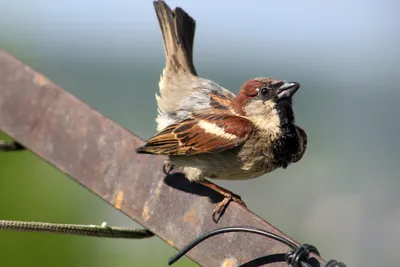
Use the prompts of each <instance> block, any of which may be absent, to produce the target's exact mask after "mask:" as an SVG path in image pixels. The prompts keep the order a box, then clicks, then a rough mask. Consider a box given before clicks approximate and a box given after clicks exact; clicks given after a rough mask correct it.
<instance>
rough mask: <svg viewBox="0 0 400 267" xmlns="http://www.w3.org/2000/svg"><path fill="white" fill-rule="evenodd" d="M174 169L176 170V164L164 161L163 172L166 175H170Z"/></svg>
mask: <svg viewBox="0 0 400 267" xmlns="http://www.w3.org/2000/svg"><path fill="white" fill-rule="evenodd" d="M173 169H174V164H172V163H171V161H169V160H166V161H164V165H163V172H164V173H165V175H169V174H170V172H172V170H173Z"/></svg>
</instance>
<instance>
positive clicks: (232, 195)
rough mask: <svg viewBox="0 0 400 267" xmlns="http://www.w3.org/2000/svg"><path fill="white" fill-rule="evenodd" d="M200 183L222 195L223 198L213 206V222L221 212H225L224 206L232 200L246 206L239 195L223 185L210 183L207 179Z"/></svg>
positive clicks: (216, 220) (219, 216)
mask: <svg viewBox="0 0 400 267" xmlns="http://www.w3.org/2000/svg"><path fill="white" fill-rule="evenodd" d="M201 184H202V185H204V186H206V187H208V188H210V189H212V190H215V191H217V192H218V193H220V194H221V195H222V196H223V197H224V199H223V200H222V201H221V202H220V203H219V204H218V205H217V206H216V207H215V209H214V211H213V213H212V217H213V220H214V222H218V220H219V218H221V216H222V214H223V213H224V212H225V210H226V208H227V207H228V205H229V203H230V202H231V201H234V202H236V203H238V204H240V205H242V206H243V207H247V206H246V204H245V203H244V201H243V200H242V198H241V197H240V196H239V195H237V194H235V193H233V192H231V191H229V190H227V189H225V188H223V187H220V186H219V185H216V184H214V183H211V182H210V181H207V180H204V181H202V182H201Z"/></svg>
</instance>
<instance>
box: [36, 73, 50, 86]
mask: <svg viewBox="0 0 400 267" xmlns="http://www.w3.org/2000/svg"><path fill="white" fill-rule="evenodd" d="M33 82H34V83H36V84H37V85H39V86H43V85H45V84H46V83H48V82H49V80H47V78H46V77H44V76H43V75H42V74H40V73H37V74H36V75H35V77H34V81H33Z"/></svg>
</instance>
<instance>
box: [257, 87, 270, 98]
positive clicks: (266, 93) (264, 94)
mask: <svg viewBox="0 0 400 267" xmlns="http://www.w3.org/2000/svg"><path fill="white" fill-rule="evenodd" d="M259 92H260V96H261V97H262V98H264V99H266V98H268V97H269V95H270V90H269V89H268V88H267V87H263V88H261V89H260V91H259Z"/></svg>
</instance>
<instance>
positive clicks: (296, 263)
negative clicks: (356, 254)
mask: <svg viewBox="0 0 400 267" xmlns="http://www.w3.org/2000/svg"><path fill="white" fill-rule="evenodd" d="M231 232H247V233H253V234H258V235H262V236H265V237H269V238H272V239H274V240H276V241H279V242H281V243H283V244H285V245H287V246H288V247H290V248H291V249H292V250H293V251H289V252H287V253H286V256H285V261H286V262H287V263H288V264H290V265H291V266H293V267H311V265H310V264H308V263H307V262H306V261H307V260H308V257H309V255H310V253H315V254H317V255H318V256H320V253H319V252H318V250H317V248H316V247H314V246H312V245H308V244H304V245H301V246H298V245H297V244H295V243H293V242H292V241H290V240H288V239H286V238H284V237H281V236H279V235H276V234H274V233H271V232H269V231H266V230H263V229H261V228H257V227H251V226H232V227H223V228H219V229H215V230H212V231H210V232H208V233H205V234H203V235H201V236H199V237H198V238H196V239H195V240H193V241H192V242H190V243H189V244H188V245H187V246H186V247H184V248H183V249H182V250H181V251H179V252H178V253H177V254H176V255H174V256H172V257H171V258H170V259H169V261H168V265H172V264H174V263H175V262H176V261H178V260H179V259H180V258H181V257H183V256H184V255H185V254H186V253H188V252H189V251H190V250H191V249H192V248H194V247H195V246H196V245H198V244H199V243H201V242H203V241H204V240H206V239H208V238H210V237H213V236H215V235H219V234H224V233H231ZM324 266H325V267H336V266H338V267H346V265H345V264H344V263H342V262H338V261H336V260H329V261H327V262H326V263H325V265H324Z"/></svg>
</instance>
